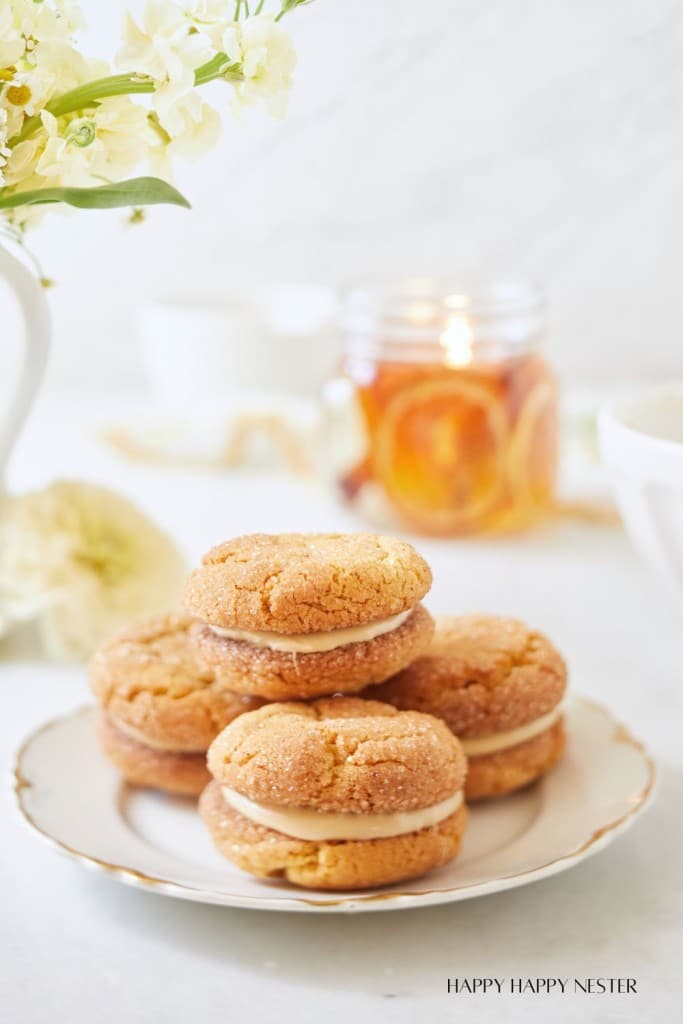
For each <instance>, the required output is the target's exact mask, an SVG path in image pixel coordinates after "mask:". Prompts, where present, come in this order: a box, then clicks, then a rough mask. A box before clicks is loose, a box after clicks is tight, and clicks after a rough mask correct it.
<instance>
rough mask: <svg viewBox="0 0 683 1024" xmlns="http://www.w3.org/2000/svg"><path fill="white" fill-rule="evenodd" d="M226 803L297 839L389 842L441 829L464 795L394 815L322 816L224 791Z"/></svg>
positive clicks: (246, 816)
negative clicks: (425, 830)
mask: <svg viewBox="0 0 683 1024" xmlns="http://www.w3.org/2000/svg"><path fill="white" fill-rule="evenodd" d="M222 792H223V799H224V800H225V801H226V803H228V804H230V806H231V807H234V809H235V810H236V811H239V813H240V814H242V815H244V817H245V818H249V819H250V821H255V822H256V824H257V825H263V826H265V828H272V829H274V830H275V831H276V832H282V833H283V835H286V836H292V838H294V839H308V840H310V841H312V842H318V843H321V842H326V841H328V840H332V839H351V840H353V839H388V838H390V837H391V836H402V835H406V833H408V832H419V830H420V829H421V828H429V827H430V826H432V825H438V823H439V822H440V821H444V820H445V819H446V818H449V817H450V816H451V814H454V813H455V811H457V809H458V808H459V807H460V805H461V804H462V791H461V790H460V791H459V792H457V793H455V794H454V795H453V796H451V797H449V798H448V799H447V800H442V801H441V803H438V804H434V805H433V806H432V807H423V808H421V809H420V810H419V811H393V812H392V813H391V814H321V813H320V812H319V811H313V810H310V809H309V808H307V807H274V806H273V805H272V804H261V803H257V802H256V801H255V800H250V799H249V798H248V797H246V796H243V795H242V794H241V793H237V792H236V791H235V790H234V789H228V787H227V786H223V787H222Z"/></svg>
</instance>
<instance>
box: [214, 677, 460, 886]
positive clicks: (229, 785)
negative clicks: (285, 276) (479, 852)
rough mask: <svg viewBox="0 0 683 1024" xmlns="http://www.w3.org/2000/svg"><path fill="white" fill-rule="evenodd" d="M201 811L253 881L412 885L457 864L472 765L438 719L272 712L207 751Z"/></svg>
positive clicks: (338, 707)
mask: <svg viewBox="0 0 683 1024" xmlns="http://www.w3.org/2000/svg"><path fill="white" fill-rule="evenodd" d="M208 763H209V768H210V771H211V773H212V775H213V778H214V781H213V782H212V783H211V784H210V785H209V786H208V787H207V789H206V790H205V791H204V793H203V794H202V796H201V798H200V802H199V811H200V814H201V816H202V818H203V819H204V821H205V822H206V824H207V825H208V827H209V829H210V831H211V833H212V836H213V839H214V842H215V844H216V846H217V848H218V849H219V850H220V852H221V853H223V854H224V855H225V856H226V857H228V858H229V859H230V860H232V861H234V862H235V863H236V864H238V865H239V866H240V867H241V868H243V869H244V870H246V871H249V872H250V873H252V874H254V875H257V876H261V877H271V878H285V879H287V880H288V881H289V882H292V883H294V884H296V885H300V886H305V887H309V888H315V889H340V890H341V889H357V888H367V887H370V886H377V885H385V884H389V883H393V882H397V881H401V880H403V879H406V878H413V877H416V876H418V875H421V874H423V873H425V872H426V871H429V870H431V869H433V868H436V867H440V866H441V865H443V864H446V863H448V862H449V861H450V860H452V859H453V858H454V857H455V856H456V854H457V853H458V850H459V848H460V843H461V839H462V834H463V832H464V829H465V825H466V821H467V810H466V808H465V803H464V796H463V783H464V781H465V773H466V758H465V755H464V754H463V752H462V748H461V746H460V744H459V742H458V741H457V739H456V738H455V737H454V736H453V735H452V733H451V732H450V731H449V730H448V728H447V727H446V726H445V725H444V724H443V723H442V722H439V721H438V720H437V719H435V718H433V717H432V716H430V715H423V714H419V713H415V712H399V711H397V710H396V709H395V708H393V707H391V706H389V705H386V704H380V703H378V702H375V701H364V700H362V699H359V698H354V697H336V698H328V699H323V700H316V701H312V702H311V703H309V704H297V703H290V704H268V705H266V706H264V707H262V708H260V709H259V710H258V711H254V712H251V713H249V714H247V715H243V716H242V717H241V718H240V719H238V720H237V721H235V722H233V723H232V724H231V725H230V726H228V727H227V728H226V729H225V730H224V731H223V732H222V733H221V734H220V736H218V738H217V739H216V740H214V742H213V743H212V744H211V747H210V748H209V755H208Z"/></svg>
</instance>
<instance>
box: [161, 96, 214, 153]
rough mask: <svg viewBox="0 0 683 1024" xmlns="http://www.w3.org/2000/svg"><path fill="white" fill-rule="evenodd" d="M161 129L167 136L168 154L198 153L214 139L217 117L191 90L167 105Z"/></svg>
mask: <svg viewBox="0 0 683 1024" xmlns="http://www.w3.org/2000/svg"><path fill="white" fill-rule="evenodd" d="M164 128H165V130H166V131H167V132H168V134H169V135H170V137H171V141H170V142H169V143H167V146H168V149H169V155H173V153H181V154H182V155H184V156H199V155H201V154H202V153H205V152H207V150H209V149H211V148H212V147H213V146H215V144H216V142H217V141H218V136H219V134H220V129H221V119H220V116H219V115H218V113H217V112H216V111H215V110H214V109H213V107H211V106H209V104H208V103H205V102H204V101H203V100H202V98H201V96H200V95H199V93H197V92H196V91H193V92H190V93H188V94H187V96H183V97H181V99H179V100H177V101H176V102H175V103H174V104H173V106H171V107H169V109H168V111H167V115H166V120H165V122H164Z"/></svg>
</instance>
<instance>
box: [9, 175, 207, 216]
mask: <svg viewBox="0 0 683 1024" xmlns="http://www.w3.org/2000/svg"><path fill="white" fill-rule="evenodd" d="M37 203H67V204H68V205H69V206H77V207H78V208H79V209H81V210H113V209H115V208H117V207H120V206H152V205H154V204H155V203H171V204H173V205H174V206H185V207H187V208H188V209H189V208H190V204H189V203H188V201H187V199H186V198H185V196H183V195H181V194H180V192H178V190H177V189H175V188H173V186H172V185H169V184H168V182H166V181H162V179H161V178H129V179H128V181H118V182H116V183H115V184H114V185H98V186H96V187H95V188H40V189H35V191H32V192H16V193H15V194H14V195H12V196H3V195H2V191H1V190H0V210H11V209H14V208H15V207H17V206H33V205H35V204H37Z"/></svg>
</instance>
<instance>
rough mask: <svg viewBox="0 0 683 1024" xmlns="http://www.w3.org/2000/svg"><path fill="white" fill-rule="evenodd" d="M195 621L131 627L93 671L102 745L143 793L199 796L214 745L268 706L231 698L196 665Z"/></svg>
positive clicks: (107, 647)
mask: <svg viewBox="0 0 683 1024" xmlns="http://www.w3.org/2000/svg"><path fill="white" fill-rule="evenodd" d="M197 628H198V627H197V624H196V623H194V622H193V621H192V620H191V619H190V618H188V617H186V616H179V615H165V616H162V617H160V618H156V619H150V620H148V621H146V622H143V623H139V624H136V625H134V626H131V627H130V628H128V629H127V630H125V631H124V632H123V633H121V634H119V635H118V636H116V637H114V638H113V639H112V640H109V641H108V642H107V643H105V644H104V645H103V646H102V647H101V648H100V649H99V651H98V652H97V653H96V654H95V655H94V657H93V658H92V660H91V663H90V683H91V688H92V690H93V693H94V694H95V696H96V697H97V699H98V701H99V703H100V711H99V715H98V722H97V733H98V738H99V741H100V745H101V747H102V749H103V751H104V753H105V754H106V755H107V757H108V758H109V759H110V760H111V761H112V762H113V764H114V765H115V766H116V768H117V769H118V770H119V771H120V772H121V774H122V775H123V777H124V778H125V779H126V780H127V781H128V782H130V783H133V784H135V785H138V786H150V787H153V788H157V789H165V790H168V791H169V792H172V793H183V794H187V795H194V796H197V795H198V794H199V793H201V791H202V789H203V788H204V787H205V786H206V784H207V782H208V781H209V778H210V776H209V772H208V769H207V767H206V751H207V749H208V747H209V744H210V743H211V741H212V740H213V739H215V737H216V736H217V735H218V733H219V732H220V731H221V729H223V728H224V727H225V726H226V725H228V723H230V722H232V721H233V719H234V718H236V717H237V716H238V715H241V714H243V713H244V712H246V711H251V710H253V709H255V708H257V707H260V705H261V704H262V703H263V702H262V701H261V700H259V699H257V698H250V697H245V696H243V695H240V694H235V693H230V692H229V691H228V690H226V689H225V688H224V687H220V686H218V685H217V684H216V681H215V678H214V676H213V674H212V673H211V672H210V671H208V670H207V669H206V668H205V667H203V666H201V665H200V664H198V662H197V658H196V656H195V649H196V648H195V644H194V643H193V642H192V639H191V637H192V633H193V631H194V630H196V629H197Z"/></svg>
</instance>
